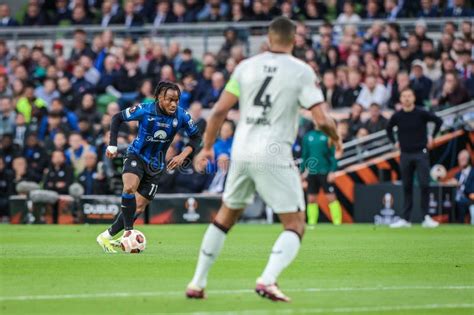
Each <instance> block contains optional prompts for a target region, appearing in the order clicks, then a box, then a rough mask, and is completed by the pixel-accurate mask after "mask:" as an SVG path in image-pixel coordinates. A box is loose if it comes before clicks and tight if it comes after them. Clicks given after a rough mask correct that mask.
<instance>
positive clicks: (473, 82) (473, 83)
mask: <svg viewBox="0 0 474 315" xmlns="http://www.w3.org/2000/svg"><path fill="white" fill-rule="evenodd" d="M465 85H466V89H467V91H468V92H469V97H470V98H471V100H472V99H474V60H471V73H470V76H469V78H468V79H467V80H466V83H465ZM0 101H1V100H0Z"/></svg>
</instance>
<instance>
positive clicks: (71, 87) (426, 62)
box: [0, 0, 474, 202]
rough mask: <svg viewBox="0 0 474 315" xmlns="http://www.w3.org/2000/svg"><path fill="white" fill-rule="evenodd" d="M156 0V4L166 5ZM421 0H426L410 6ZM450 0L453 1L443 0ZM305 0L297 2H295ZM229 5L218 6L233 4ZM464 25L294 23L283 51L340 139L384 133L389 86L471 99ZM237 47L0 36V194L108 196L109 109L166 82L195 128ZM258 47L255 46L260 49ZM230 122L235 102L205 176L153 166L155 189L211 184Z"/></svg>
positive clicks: (442, 103)
mask: <svg viewBox="0 0 474 315" xmlns="http://www.w3.org/2000/svg"><path fill="white" fill-rule="evenodd" d="M387 2H390V1H386V2H385V7H387ZM392 2H393V3H394V4H396V1H393V0H392ZM46 3H47V2H45V4H46ZM55 3H56V5H57V4H58V3H61V0H59V1H56V2H55ZM74 3H75V4H76V5H78V4H80V3H83V2H82V1H74ZM87 3H88V4H89V5H90V3H91V1H88V2H87ZM106 3H109V2H104V3H103V4H102V6H104V5H106ZM128 3H129V2H126V3H125V5H124V8H123V9H124V10H127V5H128ZM130 3H131V2H130ZM140 3H141V4H142V5H145V3H142V2H140V1H138V2H135V1H134V2H133V5H134V6H135V5H138V4H140ZM163 3H164V2H160V3H159V4H158V7H161V6H163V5H168V4H163ZM176 3H178V4H181V5H186V6H189V5H190V4H192V3H194V1H186V2H185V3H181V2H179V1H177V2H174V4H173V10H174V9H175V4H176ZM215 3H218V4H219V5H221V6H222V7H226V5H228V4H227V3H225V2H220V1H217V2H215V1H210V2H209V3H206V5H205V6H204V7H202V8H199V7H197V8H199V10H198V9H196V10H195V13H196V16H199V12H201V11H202V10H204V9H205V8H206V7H208V6H209V7H210V8H212V7H213V5H214V4H215ZM245 3H246V2H243V3H240V4H239V5H240V6H242V7H243V6H244V4H245ZM257 3H259V4H260V5H261V6H263V5H264V4H265V3H267V4H268V3H270V2H266V1H254V2H253V6H252V7H253V8H254V9H255V7H256V6H258V5H257ZM371 3H372V4H373V3H376V2H370V1H369V2H368V3H367V8H369V7H371ZM405 3H406V2H405ZM426 3H431V2H430V1H422V2H421V4H426ZM459 3H462V1H458V0H456V1H454V2H453V4H454V5H457V4H459ZM53 4H54V2H53ZM109 4H112V5H113V4H114V3H113V2H110V3H109ZM290 4H291V6H290V7H289V8H290V9H291V10H294V9H295V7H293V6H292V5H295V6H296V4H294V3H292V2H283V3H281V6H280V7H279V8H280V9H281V10H282V11H284V10H286V9H284V8H285V6H286V5H290ZM311 4H313V2H309V1H308V2H306V7H308V5H311ZM316 4H319V2H318V3H316ZM37 5H39V4H37ZM196 5H198V4H196ZM30 6H31V3H30ZM235 6H236V5H235V3H234V4H233V5H232V8H230V7H229V8H228V9H229V10H230V9H231V11H232V12H234V10H235V8H234V7H235ZM0 7H1V6H0ZM1 8H2V9H1V10H0V14H3V15H5V5H3V7H1ZM67 8H69V6H67ZM381 8H382V9H383V8H384V6H382V7H381ZM89 9H90V10H91V12H92V11H93V10H92V7H91V8H89ZM354 9H355V6H354V4H353V3H352V2H344V3H343V12H345V13H342V14H346V13H348V12H349V11H351V10H354ZM326 10H327V12H329V11H330V8H329V7H326ZM376 11H377V12H378V10H376ZM461 11H462V10H461ZM40 12H43V11H42V10H40ZM46 12H47V11H46ZM186 12H187V10H186ZM193 12H194V11H193ZM203 12H206V11H205V10H204V11H203ZM382 12H383V11H382ZM400 12H401V11H400ZM406 12H411V11H409V10H408V11H406ZM275 14H276V13H275ZM407 14H408V13H407ZM364 17H366V16H364ZM472 29H473V26H472V22H471V21H468V20H466V21H464V22H462V23H460V24H455V23H451V22H447V23H446V24H445V26H444V29H443V31H442V33H436V34H435V35H434V36H433V37H430V34H429V33H428V32H427V27H426V24H425V23H424V22H423V21H422V20H419V21H418V22H417V23H416V27H415V31H414V32H412V33H405V32H402V31H401V28H400V26H399V25H398V24H397V23H396V22H380V21H378V20H377V21H374V23H372V24H371V26H370V27H369V28H368V29H366V30H365V31H361V30H359V29H357V28H356V27H355V26H353V25H350V24H349V25H345V26H343V27H341V26H333V25H332V24H330V23H329V22H326V23H324V24H322V25H321V26H320V27H319V28H318V30H317V31H316V32H314V31H311V30H310V29H309V28H308V27H307V26H305V24H304V23H302V22H299V23H298V26H297V35H296V41H295V48H294V51H293V54H294V56H295V57H297V58H300V59H302V60H304V61H305V62H307V63H308V64H309V65H310V66H311V67H313V68H314V70H315V71H316V72H317V73H318V74H319V77H320V78H321V82H320V83H319V84H320V86H321V88H322V90H323V93H324V95H325V97H326V100H327V104H326V105H325V106H327V107H328V109H329V110H332V111H333V112H337V111H339V110H342V111H345V112H347V115H346V116H347V117H346V118H344V119H341V120H340V121H339V123H338V132H339V134H340V135H341V137H342V138H343V140H344V141H345V142H347V141H349V140H352V139H354V138H358V137H362V136H365V135H367V134H370V133H373V132H377V131H379V130H383V129H385V127H386V124H387V118H388V115H389V114H388V113H390V112H393V111H396V110H399V109H400V106H399V103H398V98H399V93H400V91H401V90H403V89H404V88H406V87H411V88H412V89H413V90H414V91H415V94H416V104H417V106H421V107H424V108H426V109H428V110H437V109H438V108H444V107H449V106H455V105H458V104H461V103H464V102H467V101H469V100H471V99H473V98H474V59H473V46H472V42H473V35H472ZM246 44H247V43H246V39H245V38H242V36H240V33H239V29H238V28H228V29H227V30H226V31H225V33H224V41H223V44H222V47H221V48H220V49H219V50H218V51H213V52H206V53H205V54H204V55H203V56H195V55H194V54H193V51H192V50H191V49H190V48H188V47H182V46H181V45H180V44H179V43H178V42H175V41H171V42H170V43H169V45H168V46H164V45H162V44H159V43H156V42H154V41H153V39H152V38H147V37H144V38H140V39H139V40H138V41H137V40H136V39H134V38H131V37H125V38H123V40H121V41H118V40H117V39H116V38H115V37H114V34H113V33H112V32H111V31H110V30H105V31H104V32H103V33H101V34H98V35H96V36H94V37H93V38H88V36H87V34H86V33H85V32H84V31H83V30H81V29H77V30H76V31H75V32H74V37H73V43H72V47H73V49H72V51H71V52H70V53H69V52H68V54H66V53H65V51H66V49H65V48H64V47H63V44H62V43H61V42H56V43H53V44H52V47H51V48H52V49H51V50H49V49H46V47H44V46H43V44H41V43H32V45H31V46H27V45H20V46H18V47H15V48H14V49H8V47H7V43H6V42H4V41H2V40H0V136H1V141H0V179H1V180H0V199H2V200H5V198H8V196H9V195H11V194H15V189H16V188H15V184H16V183H18V182H20V181H25V180H27V181H35V182H39V183H41V184H42V185H43V187H45V188H47V189H51V190H55V191H57V192H58V193H67V192H68V187H69V185H70V184H71V183H73V182H79V183H81V184H82V185H83V187H84V190H85V193H86V194H116V193H120V191H121V167H122V159H121V158H120V156H119V158H117V159H115V160H108V159H106V158H105V157H104V151H105V147H106V145H107V143H108V136H109V134H108V133H109V128H110V121H111V117H112V116H113V115H114V114H115V113H117V112H119V111H120V110H123V109H124V108H126V107H128V106H131V105H132V104H135V103H139V102H146V101H152V100H153V99H154V98H153V94H154V87H155V85H156V84H157V82H159V81H160V80H169V81H173V82H177V83H178V84H179V85H180V87H181V89H182V96H181V100H180V106H182V107H184V108H185V109H187V110H188V111H189V113H190V114H191V116H192V118H193V120H194V121H195V122H196V123H197V125H198V126H200V128H201V130H204V128H205V119H204V116H205V115H204V113H205V111H206V110H207V109H209V108H212V106H213V105H214V103H215V102H216V101H217V99H218V97H219V95H220V93H221V92H222V90H223V88H224V86H225V83H226V81H227V80H228V78H229V77H230V75H231V74H232V72H233V71H234V69H235V67H236V65H238V64H239V62H240V61H242V60H243V59H245V58H246V57H248V56H246V55H245V54H246V51H247V50H246V49H245V45H246ZM260 49H261V51H266V50H268V45H267V44H266V43H264V44H262V46H261V48H260ZM47 51H48V52H49V51H52V52H51V53H47ZM237 119H238V107H236V108H235V109H234V110H232V112H231V114H230V116H229V120H228V121H227V122H226V123H225V124H224V126H223V127H222V129H221V131H220V135H219V139H218V141H217V143H216V145H215V149H216V163H215V165H210V166H209V172H206V174H199V173H197V172H196V171H195V170H194V168H193V166H192V165H191V164H189V165H187V166H186V167H184V168H183V169H181V170H180V171H179V172H174V173H168V172H165V174H164V175H163V176H162V183H161V185H160V187H159V192H161V193H174V192H180V193H199V192H203V191H209V192H217V193H218V192H222V191H223V187H224V182H225V178H226V174H227V169H228V165H229V160H230V158H231V147H232V139H233V134H234V130H235V127H236V122H237ZM312 128H313V125H312V123H311V122H310V121H309V120H307V119H304V118H303V117H302V119H301V127H300V130H299V137H298V140H297V141H296V143H295V145H294V153H295V158H298V157H299V155H300V154H301V145H300V144H299V143H300V141H301V139H302V137H303V136H304V134H305V133H306V132H308V131H309V130H311V129H312ZM136 129H137V125H136V123H134V122H132V123H128V124H123V125H122V128H121V130H120V133H119V147H120V152H121V154H122V156H123V154H124V152H125V149H126V147H127V144H128V143H130V142H131V141H132V140H133V139H134V137H135V135H136ZM186 142H187V135H186V134H185V133H182V134H179V135H178V136H177V137H176V139H175V141H174V143H173V145H172V146H171V147H170V152H169V157H171V156H173V155H175V154H178V153H179V152H180V149H181V148H182V147H183V146H184V145H185V144H186ZM0 202H3V201H0Z"/></svg>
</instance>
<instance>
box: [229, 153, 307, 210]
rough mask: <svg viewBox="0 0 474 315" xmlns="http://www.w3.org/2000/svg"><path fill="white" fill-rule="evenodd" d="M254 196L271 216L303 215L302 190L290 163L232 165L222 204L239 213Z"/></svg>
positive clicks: (234, 163)
mask: <svg viewBox="0 0 474 315" xmlns="http://www.w3.org/2000/svg"><path fill="white" fill-rule="evenodd" d="M255 192H258V194H259V195H260V196H261V197H262V199H263V201H265V203H266V204H267V205H268V206H270V207H271V208H272V209H273V211H274V212H275V213H290V212H298V211H305V202H304V195H303V188H302V186H301V180H300V175H299V172H298V169H297V168H296V166H295V165H294V163H291V165H289V163H288V164H286V165H285V166H283V165H274V164H269V163H255V162H242V161H232V162H231V166H230V170H229V174H228V175H227V180H226V184H225V190H224V196H223V201H224V204H225V205H226V206H227V207H229V208H230V209H243V208H245V207H246V206H247V205H248V204H250V203H252V202H253V199H254V195H255Z"/></svg>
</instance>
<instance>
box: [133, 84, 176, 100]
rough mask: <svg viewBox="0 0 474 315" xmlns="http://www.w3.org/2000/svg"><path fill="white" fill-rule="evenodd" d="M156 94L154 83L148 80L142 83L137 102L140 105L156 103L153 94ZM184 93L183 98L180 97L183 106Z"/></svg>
mask: <svg viewBox="0 0 474 315" xmlns="http://www.w3.org/2000/svg"><path fill="white" fill-rule="evenodd" d="M153 92H154V87H153V82H152V81H151V80H150V79H146V80H144V81H142V83H141V85H140V91H139V92H138V96H137V98H136V99H135V101H136V102H138V103H146V102H154V101H155V95H154V94H153ZM183 92H184V91H182V92H181V97H180V99H179V100H180V104H181V98H183Z"/></svg>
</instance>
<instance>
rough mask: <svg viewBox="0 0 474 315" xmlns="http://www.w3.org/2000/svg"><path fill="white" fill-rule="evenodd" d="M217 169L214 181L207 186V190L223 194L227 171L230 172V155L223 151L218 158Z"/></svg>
mask: <svg viewBox="0 0 474 315" xmlns="http://www.w3.org/2000/svg"><path fill="white" fill-rule="evenodd" d="M216 164H217V171H216V173H215V174H214V177H213V178H212V181H211V182H210V184H209V187H207V189H206V192H209V193H216V194H221V193H223V192H224V187H225V181H226V179H227V173H228V172H229V166H230V157H229V156H228V155H227V154H225V153H223V154H221V155H219V157H218V158H217V162H216Z"/></svg>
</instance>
